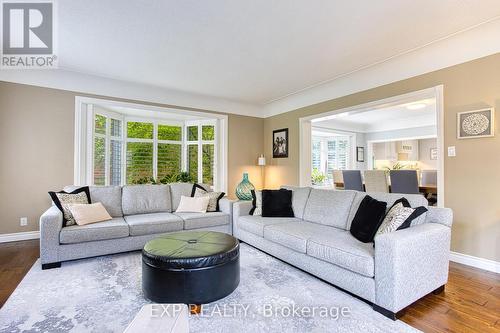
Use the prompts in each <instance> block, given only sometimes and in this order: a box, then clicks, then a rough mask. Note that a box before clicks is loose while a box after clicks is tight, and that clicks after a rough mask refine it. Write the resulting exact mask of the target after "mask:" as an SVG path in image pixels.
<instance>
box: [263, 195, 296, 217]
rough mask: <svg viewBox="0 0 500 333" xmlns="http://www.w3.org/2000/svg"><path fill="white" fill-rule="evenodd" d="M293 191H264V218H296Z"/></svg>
mask: <svg viewBox="0 0 500 333" xmlns="http://www.w3.org/2000/svg"><path fill="white" fill-rule="evenodd" d="M294 216H295V215H294V214H293V208H292V191H291V190H285V189H281V190H262V217H294Z"/></svg>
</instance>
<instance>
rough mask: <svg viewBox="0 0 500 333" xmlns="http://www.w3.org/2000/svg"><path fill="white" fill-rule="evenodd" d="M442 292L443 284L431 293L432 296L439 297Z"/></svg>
mask: <svg viewBox="0 0 500 333" xmlns="http://www.w3.org/2000/svg"><path fill="white" fill-rule="evenodd" d="M443 291H444V284H443V285H442V286H441V287H439V288H437V289H436V290H434V291H433V292H432V293H433V294H434V295H439V294H441V293H442V292H443Z"/></svg>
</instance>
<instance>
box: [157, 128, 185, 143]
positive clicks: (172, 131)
mask: <svg viewBox="0 0 500 333" xmlns="http://www.w3.org/2000/svg"><path fill="white" fill-rule="evenodd" d="M158 140H171V141H181V140H182V127H180V126H169V125H158Z"/></svg>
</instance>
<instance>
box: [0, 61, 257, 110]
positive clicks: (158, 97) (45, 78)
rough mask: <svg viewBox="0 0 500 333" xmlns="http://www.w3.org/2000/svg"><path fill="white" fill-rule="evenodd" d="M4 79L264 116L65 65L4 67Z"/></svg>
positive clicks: (216, 100)
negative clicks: (50, 67) (68, 67)
mask: <svg viewBox="0 0 500 333" xmlns="http://www.w3.org/2000/svg"><path fill="white" fill-rule="evenodd" d="M0 81H6V82H13V83H20V84H27V85H32V86H39V87H45V88H53V89H61V90H67V91H73V92H77V93H84V94H92V95H99V96H106V97H114V98H124V99H129V100H135V101H141V102H150V103H159V104H166V105H172V106H179V107H187V108H195V109H200V110H205V111H214V112H222V113H231V114H238V115H244V116H252V117H263V116H262V108H261V107H260V106H257V105H252V104H247V103H240V102H236V101H231V100H227V99H223V98H217V97H212V96H205V95H200V94H191V93H187V92H182V91H177V90H173V89H165V88H160V87H154V86H148V85H145V84H140V83H133V82H127V81H121V80H116V79H112V78H106V77H102V76H96V75H90V74H85V73H80V72H76V71H71V70H65V69H56V70H41V69H38V70H2V71H0Z"/></svg>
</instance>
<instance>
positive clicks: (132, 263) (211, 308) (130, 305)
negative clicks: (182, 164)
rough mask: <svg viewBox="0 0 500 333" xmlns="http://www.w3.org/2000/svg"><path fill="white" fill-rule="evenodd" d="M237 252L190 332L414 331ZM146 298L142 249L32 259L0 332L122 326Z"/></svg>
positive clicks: (274, 263) (264, 258)
mask: <svg viewBox="0 0 500 333" xmlns="http://www.w3.org/2000/svg"><path fill="white" fill-rule="evenodd" d="M240 256H241V281H240V284H239V286H238V288H237V289H236V290H235V291H234V292H233V293H232V294H231V295H229V296H228V297H226V298H224V299H222V300H219V301H217V302H214V303H211V304H208V305H205V306H204V307H203V312H202V314H201V315H198V316H190V318H189V325H190V330H191V331H192V332H243V331H244V332H246V333H249V332H418V330H416V329H414V328H412V327H410V326H408V325H406V324H405V323H403V322H401V321H392V320H390V319H388V318H385V317H384V316H382V315H381V314H379V313H377V312H374V311H373V310H372V308H371V306H369V305H368V304H366V303H365V302H363V301H360V300H358V299H356V298H354V297H352V296H350V295H348V294H346V293H344V292H342V291H340V290H338V289H336V288H335V287H333V286H331V285H329V284H327V283H325V282H323V281H321V280H319V279H316V278H315V277H313V276H311V275H309V274H307V273H305V272H302V271H301V270H299V269H296V268H294V267H292V266H290V265H288V264H286V263H284V262H282V261H280V260H278V259H276V258H273V257H272V256H269V255H267V254H265V253H263V252H261V251H259V250H257V249H255V248H253V247H251V246H249V245H247V244H242V245H241V254H240ZM147 303H149V302H148V301H147V300H145V299H144V297H143V295H142V291H141V254H140V252H132V253H124V254H117V255H110V256H104V257H98V258H91V259H83V260H77V261H72V262H67V263H63V264H62V267H61V268H59V269H50V270H45V271H42V270H41V268H40V263H39V262H36V263H35V265H34V266H33V267H32V268H31V270H30V271H29V272H28V274H27V275H26V277H25V278H24V279H23V281H22V282H21V283H20V285H19V286H18V287H17V289H16V290H15V291H14V293H13V294H12V295H11V297H10V298H9V300H8V301H7V303H6V304H5V305H4V306H3V307H2V309H1V310H0V331H1V332H99V333H104V332H123V330H124V329H125V328H126V327H127V325H128V324H129V323H130V321H131V320H132V319H133V318H134V316H135V314H136V313H137V312H138V311H139V309H140V308H141V307H142V306H143V305H144V304H147Z"/></svg>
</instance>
